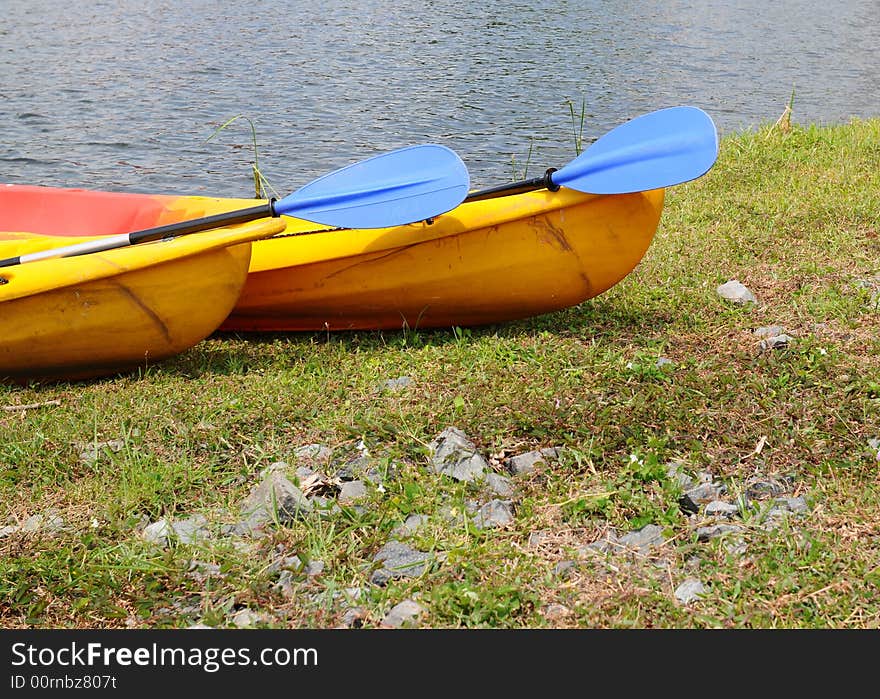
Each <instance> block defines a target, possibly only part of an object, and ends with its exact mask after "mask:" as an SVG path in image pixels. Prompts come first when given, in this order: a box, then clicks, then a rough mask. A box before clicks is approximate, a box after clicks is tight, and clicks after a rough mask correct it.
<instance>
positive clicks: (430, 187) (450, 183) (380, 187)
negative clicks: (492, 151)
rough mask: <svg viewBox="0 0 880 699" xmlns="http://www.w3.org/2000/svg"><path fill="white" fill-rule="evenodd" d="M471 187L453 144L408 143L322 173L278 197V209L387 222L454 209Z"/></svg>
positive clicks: (342, 221)
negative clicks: (447, 145)
mask: <svg viewBox="0 0 880 699" xmlns="http://www.w3.org/2000/svg"><path fill="white" fill-rule="evenodd" d="M469 187H470V177H469V176H468V171H467V168H466V167H465V165H464V163H463V162H462V161H461V158H459V157H458V156H457V155H456V154H455V153H454V152H453V151H451V150H449V148H446V147H445V146H438V145H434V144H426V145H421V146H409V147H407V148H401V149H399V150H395V151H391V152H390V153H384V154H382V155H377V156H374V157H372V158H369V159H368V160H364V161H361V162H359V163H355V164H354V165H349V166H347V167H344V168H342V169H340V170H336V171H335V172H331V173H330V174H328V175H324V176H323V177H320V178H318V179H317V180H314V181H313V182H310V183H309V184H307V185H305V186H303V187H301V188H300V189H298V190H297V191H295V192H294V193H293V194H290V195H288V196H286V197H284V199H281V200H280V201H277V202H275V211H276V213H278V214H287V215H289V216H296V217H297V218H302V219H305V220H307V221H312V222H314V223H320V224H323V225H326V226H339V227H341V228H386V227H388V226H399V225H403V224H406V223H413V222H415V221H422V220H424V219H427V218H432V217H434V216H438V215H440V214H442V213H445V212H447V211H450V210H451V209H454V208H455V207H456V206H458V205H459V204H461V202H462V201H464V198H465V196H466V195H467V192H468V188H469Z"/></svg>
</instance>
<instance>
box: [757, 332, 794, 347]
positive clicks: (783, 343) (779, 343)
mask: <svg viewBox="0 0 880 699" xmlns="http://www.w3.org/2000/svg"><path fill="white" fill-rule="evenodd" d="M793 339H794V338H793V337H790V336H789V335H774V336H773V337H768V338H767V339H765V340H761V344H760V347H761V349H762V350H773V349H779V348H781V347H787V346H788V344H789V343H790V342H791V341H792V340H793Z"/></svg>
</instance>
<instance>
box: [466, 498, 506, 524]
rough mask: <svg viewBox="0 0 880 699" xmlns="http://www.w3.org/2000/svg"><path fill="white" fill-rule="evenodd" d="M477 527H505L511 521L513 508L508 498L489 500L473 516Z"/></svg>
mask: <svg viewBox="0 0 880 699" xmlns="http://www.w3.org/2000/svg"><path fill="white" fill-rule="evenodd" d="M472 521H473V523H474V526H475V527H476V528H477V529H491V528H494V527H506V526H507V525H508V524H512V523H513V521H514V520H513V508H512V506H511V503H510V501H509V500H490V501H489V502H487V503H486V504H485V505H483V506H482V507H481V508H480V509H479V510H478V511H477V513H476V514H475V515H474V517H473V520H472Z"/></svg>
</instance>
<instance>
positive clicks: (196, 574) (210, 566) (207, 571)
mask: <svg viewBox="0 0 880 699" xmlns="http://www.w3.org/2000/svg"><path fill="white" fill-rule="evenodd" d="M187 576H188V577H190V578H192V579H193V580H195V581H196V582H199V583H204V582H206V581H207V580H208V579H210V578H214V579H217V580H219V579H221V578H224V577H226V576H225V575H224V574H223V572H222V571H221V569H220V566H219V565H217V564H216V563H208V562H207V561H197V560H192V561H190V563H189V570H188V571H187Z"/></svg>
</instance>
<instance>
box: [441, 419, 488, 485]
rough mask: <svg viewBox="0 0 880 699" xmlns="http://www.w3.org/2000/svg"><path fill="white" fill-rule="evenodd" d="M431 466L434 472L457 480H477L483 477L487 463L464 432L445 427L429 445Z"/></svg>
mask: <svg viewBox="0 0 880 699" xmlns="http://www.w3.org/2000/svg"><path fill="white" fill-rule="evenodd" d="M429 450H430V453H431V466H432V468H433V469H434V471H435V472H436V473H442V474H445V475H447V476H449V477H451V478H454V479H455V480H457V481H466V482H470V481H477V480H483V479H484V478H485V473H486V471H487V470H488V468H489V464H488V462H487V461H486V459H484V458H483V456H482V455H481V454H479V453H478V452H477V447H476V445H475V444H474V443H473V442H471V441H470V440H469V439H468V438H467V436H465V434H464V433H463V432H462V431H461V430H459V429H457V428H455V427H447V428H446V429H445V430H443V431H442V432H441V433H440V434H439V435H437V437H435V438H434V440H433V441H432V442H431V443H430V445H429Z"/></svg>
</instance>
